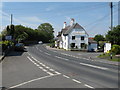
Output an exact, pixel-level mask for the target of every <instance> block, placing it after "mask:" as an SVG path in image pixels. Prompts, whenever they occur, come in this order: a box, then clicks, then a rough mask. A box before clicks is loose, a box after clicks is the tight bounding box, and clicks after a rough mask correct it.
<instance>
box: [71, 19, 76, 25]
mask: <svg viewBox="0 0 120 90" xmlns="http://www.w3.org/2000/svg"><path fill="white" fill-rule="evenodd" d="M74 22H75V19H74V18H71V21H70V25H71V26H72V25H73V24H74Z"/></svg>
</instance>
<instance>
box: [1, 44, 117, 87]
mask: <svg viewBox="0 0 120 90" xmlns="http://www.w3.org/2000/svg"><path fill="white" fill-rule="evenodd" d="M2 70H3V71H2V72H3V74H2V75H3V87H6V88H92V89H95V88H118V66H117V65H110V64H105V63H102V62H95V61H93V60H87V59H82V58H78V57H71V56H70V55H66V54H65V53H64V54H63V53H59V51H55V50H49V49H46V48H45V46H44V45H41V44H38V45H33V46H29V47H27V52H12V53H11V54H9V55H8V56H7V57H6V58H5V59H4V61H3V62H2Z"/></svg>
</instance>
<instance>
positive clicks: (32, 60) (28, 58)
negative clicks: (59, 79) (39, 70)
mask: <svg viewBox="0 0 120 90" xmlns="http://www.w3.org/2000/svg"><path fill="white" fill-rule="evenodd" d="M27 58H28V59H29V60H30V61H31V62H32V63H34V64H35V65H36V66H38V64H37V63H35V62H34V61H33V60H32V59H31V58H30V57H27Z"/></svg>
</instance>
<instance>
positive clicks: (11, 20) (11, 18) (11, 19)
mask: <svg viewBox="0 0 120 90" xmlns="http://www.w3.org/2000/svg"><path fill="white" fill-rule="evenodd" d="M10 21H11V25H12V21H13V15H12V14H11V20H10Z"/></svg>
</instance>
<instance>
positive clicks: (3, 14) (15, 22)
mask: <svg viewBox="0 0 120 90" xmlns="http://www.w3.org/2000/svg"><path fill="white" fill-rule="evenodd" d="M0 13H2V18H3V20H4V21H5V22H7V23H4V25H2V26H3V27H4V26H6V25H8V24H9V23H10V15H9V14H7V13H5V12H0ZM34 19H35V18H34ZM31 20H33V19H31ZM36 20H37V18H36ZM4 21H3V22H4ZM37 21H39V20H37ZM29 22H30V20H29ZM29 22H27V21H23V20H21V19H17V18H14V17H13V23H14V24H15V25H16V24H17V25H20V24H21V25H25V26H27V27H31V28H34V29H35V28H37V26H38V25H37V24H34V23H29ZM5 24H6V25H5Z"/></svg>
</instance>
